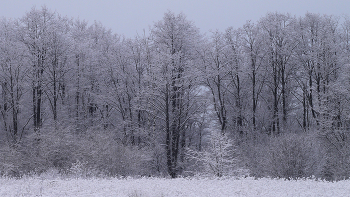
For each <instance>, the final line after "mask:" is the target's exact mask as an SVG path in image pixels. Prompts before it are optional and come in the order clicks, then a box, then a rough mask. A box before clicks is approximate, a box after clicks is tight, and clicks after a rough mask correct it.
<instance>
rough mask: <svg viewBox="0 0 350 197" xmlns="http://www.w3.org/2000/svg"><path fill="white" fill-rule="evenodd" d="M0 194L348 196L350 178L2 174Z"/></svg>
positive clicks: (143, 196) (349, 194) (148, 196)
mask: <svg viewBox="0 0 350 197" xmlns="http://www.w3.org/2000/svg"><path fill="white" fill-rule="evenodd" d="M0 196H2V197H5V196H84V197H86V196H126V197H153V196H155V197H158V196H159V197H160V196H213V197H214V196H215V197H216V196H248V197H250V196H264V197H268V196H350V181H340V182H334V183H331V182H323V181H315V180H298V181H285V180H271V179H265V178H264V179H259V180H254V179H253V178H246V179H239V180H236V179H223V180H217V179H182V178H179V179H159V178H154V179H153V178H150V179H131V178H130V179H116V178H113V179H97V178H96V179H57V178H55V179H43V178H23V179H17V180H16V179H7V178H2V179H0Z"/></svg>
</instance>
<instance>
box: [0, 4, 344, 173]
mask: <svg viewBox="0 0 350 197" xmlns="http://www.w3.org/2000/svg"><path fill="white" fill-rule="evenodd" d="M227 20H235V19H234V18H233V19H227ZM349 57H350V18H346V17H345V18H339V17H336V16H329V15H320V14H312V13H306V14H305V16H303V17H296V16H292V15H290V14H281V13H268V14H266V16H264V17H262V18H261V19H260V20H259V21H257V22H256V23H253V22H251V21H247V23H246V24H245V25H243V27H240V28H237V29H235V28H232V27H228V28H227V30H226V31H224V32H220V31H213V32H207V33H205V34H204V33H201V32H200V30H199V29H198V28H197V27H196V26H195V24H194V23H193V22H191V21H189V20H187V19H186V17H185V15H184V14H178V15H177V14H174V13H172V12H170V11H168V12H166V13H165V14H164V17H163V18H162V19H161V20H159V21H158V22H155V23H154V24H153V25H152V26H151V28H150V30H149V35H148V34H146V33H144V34H143V35H138V36H135V37H134V38H127V37H124V36H122V35H118V34H114V33H113V32H111V30H109V29H106V28H105V27H104V26H103V25H102V24H101V23H98V22H94V23H93V24H92V25H89V23H88V22H86V21H83V20H78V19H71V18H67V17H62V16H60V15H59V14H58V13H55V12H52V11H50V10H48V9H47V8H46V7H42V8H41V9H36V8H33V9H31V10H30V11H29V12H28V13H26V14H25V15H24V16H23V17H22V18H19V19H6V18H3V19H1V21H0V87H1V88H0V112H1V113H0V127H1V129H0V161H1V162H0V173H1V174H2V175H6V176H16V177H18V176H19V177H20V176H23V175H26V174H40V173H43V172H47V171H55V172H57V173H60V174H62V175H70V174H71V175H72V174H73V175H77V176H84V177H87V176H170V177H172V178H175V177H178V176H196V175H200V176H207V175H213V176H219V177H221V176H241V175H247V176H254V177H278V178H287V179H297V178H304V177H315V178H320V179H326V180H342V179H347V178H349V176H350V135H349V129H350V128H349V126H350V64H349V63H348V62H350V59H349Z"/></svg>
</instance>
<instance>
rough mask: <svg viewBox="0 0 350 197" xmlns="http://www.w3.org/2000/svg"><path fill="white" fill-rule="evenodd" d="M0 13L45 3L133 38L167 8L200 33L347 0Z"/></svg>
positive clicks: (335, 6)
mask: <svg viewBox="0 0 350 197" xmlns="http://www.w3.org/2000/svg"><path fill="white" fill-rule="evenodd" d="M0 3H1V4H0V14H1V16H3V17H6V18H20V17H22V16H24V14H25V13H26V12H28V11H30V9H31V8H32V7H33V6H36V8H39V9H40V8H41V6H43V5H46V6H47V7H48V8H49V9H50V10H51V11H56V12H57V13H59V14H60V15H63V16H68V17H73V18H78V17H79V18H80V19H83V20H86V21H88V22H90V24H91V23H93V21H94V20H96V21H100V22H102V24H103V25H104V26H105V27H107V28H110V29H112V31H113V32H114V33H118V34H122V35H125V36H126V37H134V36H135V35H136V33H139V34H140V33H142V31H143V29H145V30H146V31H147V30H148V29H149V26H152V25H153V23H154V22H155V21H159V20H161V19H162V17H163V15H164V13H165V12H166V11H167V10H171V11H172V12H175V13H176V14H178V13H180V12H183V13H184V14H185V15H186V16H187V19H188V20H191V21H193V22H194V23H195V25H196V26H197V27H199V28H200V30H201V32H202V33H204V32H208V31H210V30H216V29H218V30H220V31H223V30H225V29H226V28H227V27H230V26H233V27H235V28H238V27H241V26H242V25H243V24H244V23H245V22H246V21H247V20H252V21H254V22H255V21H257V20H258V19H259V18H261V17H262V16H264V15H266V13H268V12H276V11H278V12H281V13H290V14H292V15H296V16H302V15H304V14H305V13H306V12H312V13H320V14H332V15H336V16H340V17H341V16H343V15H349V12H350V0H333V1H332V0H216V1H215V0H0Z"/></svg>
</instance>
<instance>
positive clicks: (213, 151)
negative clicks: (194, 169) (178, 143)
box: [187, 131, 237, 177]
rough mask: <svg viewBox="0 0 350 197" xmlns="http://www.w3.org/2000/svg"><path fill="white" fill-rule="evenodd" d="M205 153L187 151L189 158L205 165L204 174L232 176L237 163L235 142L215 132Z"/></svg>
mask: <svg viewBox="0 0 350 197" xmlns="http://www.w3.org/2000/svg"><path fill="white" fill-rule="evenodd" d="M209 140H210V141H209V144H208V146H207V147H206V149H205V150H204V151H196V150H192V149H188V150H187V157H188V158H189V159H192V160H194V161H195V162H196V163H197V164H199V165H203V167H204V169H203V170H204V172H205V173H209V174H212V175H215V176H217V177H221V176H227V175H232V174H233V172H234V170H235V168H236V163H237V158H236V157H237V154H236V152H235V147H234V144H233V141H232V140H230V139H229V138H228V137H227V136H226V135H225V134H222V133H220V132H218V131H213V132H212V134H211V135H210V138H209Z"/></svg>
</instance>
